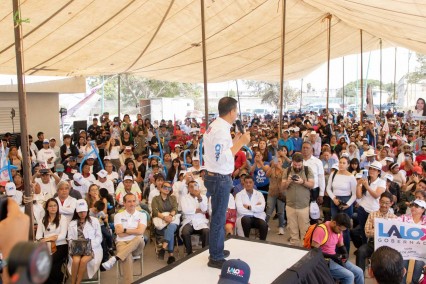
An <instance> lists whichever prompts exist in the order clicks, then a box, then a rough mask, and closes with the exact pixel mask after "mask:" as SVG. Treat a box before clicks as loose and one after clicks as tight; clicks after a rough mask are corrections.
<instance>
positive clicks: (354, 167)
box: [348, 158, 361, 175]
mask: <svg viewBox="0 0 426 284" xmlns="http://www.w3.org/2000/svg"><path fill="white" fill-rule="evenodd" d="M348 171H349V172H350V173H351V174H353V175H356V174H357V173H359V172H360V171H361V168H360V167H359V160H358V159H357V158H353V159H352V160H351V162H350V163H349V169H348Z"/></svg>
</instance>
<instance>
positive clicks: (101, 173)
mask: <svg viewBox="0 0 426 284" xmlns="http://www.w3.org/2000/svg"><path fill="white" fill-rule="evenodd" d="M107 175H108V172H107V171H106V170H100V171H99V172H98V177H100V178H106V177H107Z"/></svg>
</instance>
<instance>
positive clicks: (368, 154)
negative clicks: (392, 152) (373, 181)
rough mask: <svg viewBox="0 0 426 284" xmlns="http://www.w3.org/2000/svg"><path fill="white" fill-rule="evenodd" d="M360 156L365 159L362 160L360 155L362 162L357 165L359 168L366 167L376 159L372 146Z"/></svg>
mask: <svg viewBox="0 0 426 284" xmlns="http://www.w3.org/2000/svg"><path fill="white" fill-rule="evenodd" d="M362 156H365V159H364V160H363V158H362V157H361V160H362V162H361V163H360V165H359V167H360V168H361V169H366V168H368V167H369V166H370V165H371V164H372V163H373V162H375V161H376V153H375V152H374V149H373V148H370V149H369V150H368V151H367V152H364V153H363V154H362ZM380 169H381V168H380Z"/></svg>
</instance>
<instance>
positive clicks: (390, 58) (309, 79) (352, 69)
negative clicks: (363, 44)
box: [0, 47, 418, 91]
mask: <svg viewBox="0 0 426 284" xmlns="http://www.w3.org/2000/svg"><path fill="white" fill-rule="evenodd" d="M409 54H411V56H410V55H409ZM382 56H383V60H382V62H383V63H382V64H383V66H382V76H383V83H384V84H386V83H390V82H393V80H394V72H395V71H394V70H395V68H394V66H395V48H393V47H392V48H386V49H383V51H382ZM409 58H410V60H408V59H409ZM360 61H361V59H360V54H355V55H349V56H346V57H345V84H347V83H349V82H351V81H355V80H357V79H358V78H359V77H360V67H359V65H360ZM408 61H409V62H410V64H409V65H408ZM363 62H364V75H365V76H364V77H365V78H368V79H376V80H380V51H379V50H376V51H372V52H371V53H370V52H365V53H364V55H363ZM396 65H397V69H396V78H397V81H398V80H399V79H400V78H401V77H402V76H403V75H404V74H406V73H407V71H408V66H409V67H410V71H413V70H414V69H415V68H416V66H417V65H418V64H417V61H416V54H415V52H412V51H409V50H407V49H405V48H398V49H397V64H396ZM342 71H343V64H342V58H337V59H334V60H331V61H330V89H338V88H341V87H342V84H343V76H342ZM62 78H64V77H48V76H31V77H30V76H27V77H26V82H27V83H31V82H40V81H46V80H55V79H62ZM326 80H327V64H326V63H324V64H323V65H321V66H320V67H318V68H317V69H316V70H314V71H313V72H311V73H310V74H307V75H306V76H304V78H303V88H304V90H306V84H307V83H311V85H312V88H314V89H316V90H320V89H325V88H326V86H327V82H326ZM12 82H13V83H15V84H16V76H12V75H0V84H1V85H4V84H11V83H12ZM300 83H301V81H300V79H299V80H292V81H290V85H291V86H292V87H294V88H297V89H300ZM238 87H239V89H240V90H244V89H245V86H244V84H243V83H242V82H241V83H240V84H239V85H238ZM231 89H232V90H234V91H235V90H236V84H235V81H228V82H222V83H210V84H208V90H209V91H227V90H231Z"/></svg>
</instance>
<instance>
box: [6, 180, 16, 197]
mask: <svg viewBox="0 0 426 284" xmlns="http://www.w3.org/2000/svg"><path fill="white" fill-rule="evenodd" d="M5 191H6V195H7V196H15V195H16V185H15V184H14V183H13V182H8V183H6V186H5Z"/></svg>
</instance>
